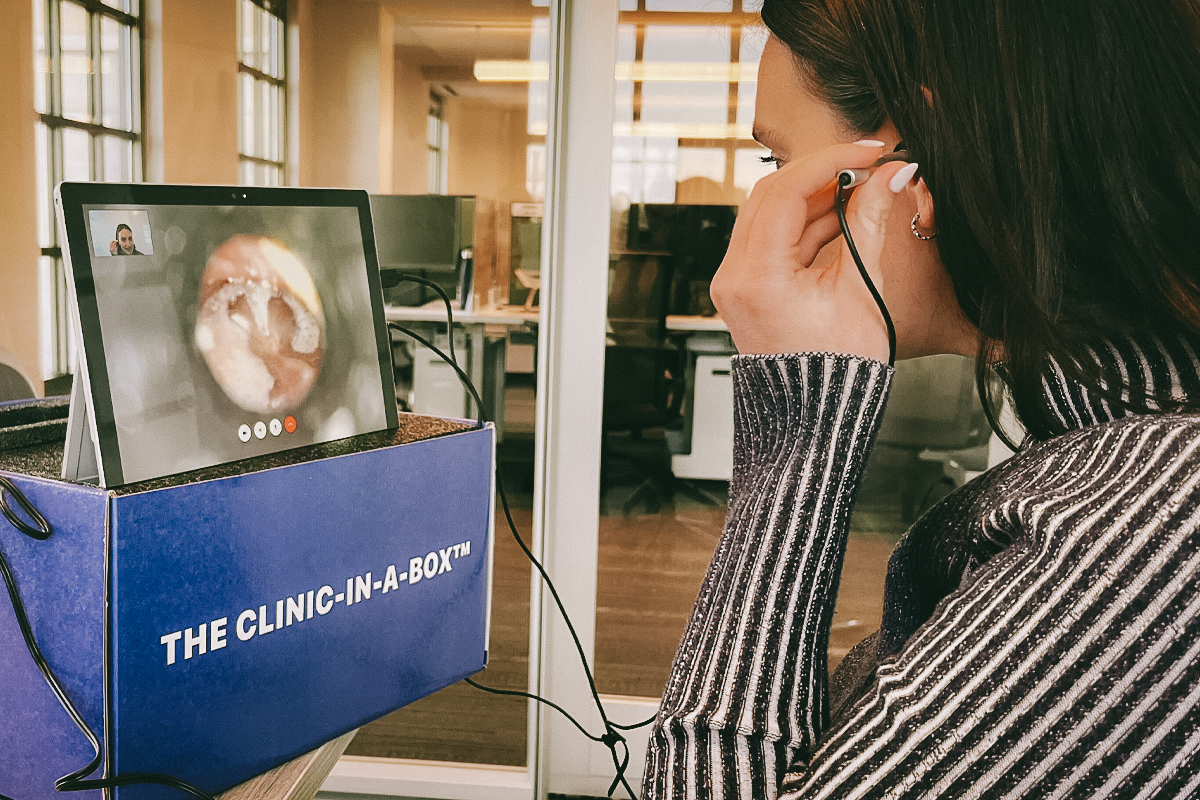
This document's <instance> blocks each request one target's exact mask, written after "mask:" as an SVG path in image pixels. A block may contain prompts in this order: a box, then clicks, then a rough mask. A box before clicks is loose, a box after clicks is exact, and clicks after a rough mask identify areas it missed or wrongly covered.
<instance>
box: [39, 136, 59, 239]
mask: <svg viewBox="0 0 1200 800" xmlns="http://www.w3.org/2000/svg"><path fill="white" fill-rule="evenodd" d="M50 135H51V134H50V129H49V128H47V127H46V126H45V125H43V124H41V123H40V122H39V123H38V124H37V135H36V136H35V137H34V158H35V160H36V161H37V216H38V222H37V227H38V246H39V247H53V246H54V239H55V236H54V204H53V200H51V198H50V190H51V189H52V188H53V181H52V179H51V177H50Z"/></svg>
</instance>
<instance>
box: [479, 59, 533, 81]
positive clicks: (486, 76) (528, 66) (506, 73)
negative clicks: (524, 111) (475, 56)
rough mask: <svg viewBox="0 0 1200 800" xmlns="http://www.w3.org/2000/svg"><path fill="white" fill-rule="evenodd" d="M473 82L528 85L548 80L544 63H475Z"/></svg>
mask: <svg viewBox="0 0 1200 800" xmlns="http://www.w3.org/2000/svg"><path fill="white" fill-rule="evenodd" d="M475 80H477V81H479V82H481V83H530V82H532V81H548V80H550V65H549V64H548V63H546V62H545V61H476V62H475Z"/></svg>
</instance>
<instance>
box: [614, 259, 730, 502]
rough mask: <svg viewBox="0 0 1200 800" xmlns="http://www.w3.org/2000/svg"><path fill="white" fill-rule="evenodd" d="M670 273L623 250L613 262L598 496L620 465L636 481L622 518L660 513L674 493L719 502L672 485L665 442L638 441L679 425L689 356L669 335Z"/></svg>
mask: <svg viewBox="0 0 1200 800" xmlns="http://www.w3.org/2000/svg"><path fill="white" fill-rule="evenodd" d="M672 269H673V263H672V259H671V257H670V254H668V253H664V252H658V251H644V252H639V251H626V252H624V253H620V254H617V255H616V256H614V258H613V261H612V264H611V271H610V275H609V277H610V290H609V300H608V327H609V337H608V338H609V343H608V346H607V347H606V348H605V356H604V416H603V423H602V430H603V438H602V440H601V453H600V487H601V495H602V496H603V495H604V494H605V493H606V492H607V491H608V489H609V488H610V487H611V486H612V485H613V484H614V483H615V481H616V478H617V475H618V465H619V464H620V463H621V462H624V464H625V465H626V471H625V474H632V475H633V476H634V477H635V478H638V479H640V483H639V485H638V487H637V489H636V490H635V491H634V493H633V495H632V496H631V497H630V498H629V499H628V500H626V501H625V502H624V503H623V504H622V511H623V512H624V513H625V514H629V513H630V512H631V511H632V510H633V508H634V507H635V506H637V505H638V504H640V503H645V505H646V512H647V513H648V514H655V513H658V511H659V509H660V508H661V507H662V504H663V502H664V501H665V500H671V499H673V498H674V496H675V492H676V490H677V489H682V490H684V491H687V492H688V493H689V494H691V495H693V496H695V498H696V499H697V500H699V501H700V502H703V503H705V504H715V502H716V501H714V500H713V499H712V498H710V497H708V496H707V495H705V494H704V493H703V492H700V491H699V490H698V489H695V487H692V486H690V485H689V484H687V483H686V482H680V481H676V479H675V476H674V474H673V473H672V472H671V453H670V451H669V450H668V448H667V442H666V440H665V439H662V438H657V437H644V436H643V433H644V432H645V431H648V430H653V429H667V430H669V429H674V428H679V427H682V425H683V413H682V406H683V398H684V395H685V393H686V388H687V387H686V378H685V369H686V366H687V352H686V350H685V349H684V348H683V347H682V345H681V343H679V342H677V341H675V340H673V339H671V338H669V337H668V336H667V306H668V297H667V293H668V291H669V288H670V283H671V280H672V276H673V272H672ZM621 434H626V436H621ZM618 442H620V444H618Z"/></svg>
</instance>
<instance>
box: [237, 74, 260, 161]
mask: <svg viewBox="0 0 1200 800" xmlns="http://www.w3.org/2000/svg"><path fill="white" fill-rule="evenodd" d="M238 78H239V80H240V81H241V84H242V152H243V153H245V154H246V155H248V156H256V155H258V149H257V148H256V147H255V146H254V144H255V142H256V141H257V139H256V133H255V132H256V131H257V129H258V126H257V125H256V124H255V123H256V122H257V120H256V119H255V113H254V78H253V77H251V76H250V75H246V74H244V73H243V74H242V75H240V76H238Z"/></svg>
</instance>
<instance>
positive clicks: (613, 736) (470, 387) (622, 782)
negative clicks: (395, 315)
mask: <svg viewBox="0 0 1200 800" xmlns="http://www.w3.org/2000/svg"><path fill="white" fill-rule="evenodd" d="M401 277H402V279H404V278H405V276H404V275H402V276H401ZM388 327H389V328H391V329H393V330H396V331H399V332H401V333H403V334H405V335H407V336H411V337H412V338H413V339H415V340H416V341H417V342H419V343H420V344H422V345H423V346H425V347H428V348H429V349H430V350H431V351H433V353H434V354H435V355H437V356H438V357H439V358H441V359H442V360H443V361H445V362H446V363H447V364H450V366H451V367H453V368H454V371H455V372H456V373H457V374H458V379H459V381H461V382H462V384H463V386H464V387H465V388H466V389H467V392H468V393H469V394H470V395H471V398H472V399H473V400H474V401H475V404H476V408H478V409H479V419H478V422H479V425H480V426H481V427H482V426H483V425H484V424H485V423H486V422H487V415H486V414H485V413H484V410H483V401H482V400H481V399H480V397H479V392H478V391H477V390H476V389H475V386H474V384H473V383H472V382H471V379H470V377H469V376H468V375H467V374H466V373H465V372H463V371H462V369H461V368H460V367H459V366H458V364H456V363H453V362H451V361H450V360H449V359H448V358H447V357H446V355H445V354H444V353H442V352H441V351H440V350H439V349H438V348H436V347H434V346H433V345H432V344H431V343H430V342H429V341H428V340H426V339H425V338H424V337H422V336H420V335H418V334H416V333H414V332H413V331H411V330H409V329H407V328H405V327H403V326H402V325H398V324H397V323H395V322H389V323H388ZM496 494H497V496H499V498H500V506H501V508H502V509H503V511H504V519H505V521H506V522H507V523H508V530H509V532H510V533H511V534H512V537H513V539H514V540H516V542H517V545H518V546H519V547H520V548H521V551H522V552H523V553H524V554H525V557H526V558H527V559H529V562H530V563H531V564H532V565H533V566H534V568H535V569H537V571H538V574H539V575H540V576H541V578H542V581H543V582H544V583H545V585H546V588H547V589H548V590H549V591H550V596H551V597H553V598H554V604H555V606H557V608H558V611H559V614H560V615H561V616H562V619H563V622H565V623H566V626H567V631H568V632H569V633H570V634H571V640H572V641H573V642H574V643H575V649H576V651H577V652H578V653H579V660H580V663H581V664H582V665H583V671H584V675H585V676H586V677H587V681H588V687H589V689H590V690H591V693H592V699H593V701H594V702H595V704H596V709H597V711H599V712H600V719H601V721H602V722H603V724H604V730H605V733H604V735H603V736H599V737H597V736H595V735H593V734H590V733H588V732H587V731H586V730H585V729H584V728H583V726H582V725H580V724H579V722H578V721H576V720H575V719H574V717H572V716H571V715H569V714H567V712H566V711H565V710H563V709H562V708H561V707H560V706H558V705H556V704H554V703H552V702H551V701H549V700H546V699H545V698H542V697H538V696H537V695H534V694H530V693H528V692H512V694H513V695H515V696H518V697H526V698H529V699H532V700H536V701H538V702H540V703H544V704H546V705H548V706H551V707H552V708H555V709H557V710H558V711H560V712H561V713H562V714H563V715H564V716H566V717H567V719H569V720H570V721H571V723H572V724H574V725H575V727H577V728H579V730H580V731H582V732H583V734H584V735H585V736H587V738H589V739H591V740H592V741H595V742H600V743H602V744H604V745H605V746H606V747H608V749H609V751H610V753H611V755H612V758H613V766H614V767H615V769H616V777H615V778H614V780H613V783H612V785H611V786H610V787H609V791H608V794H609V796H610V797H611V796H612V793H613V792H614V791H616V787H617V786H624V787H625V790H626V791H627V792H629V796H630V797H632V798H635V800H636V798H637V795H636V794H635V793H634V791H633V788H632V787H631V786H630V785H629V782H628V781H627V780H626V779H625V770H626V769H627V768H628V765H629V747H628V745H627V744H626V742H625V737H624V736H622V735H621V734H620V733H619V731H618V729H620V730H631V729H633V728H639V727H642V726H643V725H648V724H650V723H651V722H653V721H654V718H653V717H651V718H650V719H649V720H645V721H643V722H639V723H637V724H635V725H630V726H622V725H617V724H615V723H613V722H612V721H611V720H609V718H608V714H607V713H606V712H605V710H604V703H603V702H602V701H601V700H600V692H599V690H598V689H597V688H596V679H595V676H594V675H593V674H592V669H591V665H589V664H588V660H587V654H586V653H585V652H584V649H583V642H582V641H581V640H580V638H579V633H578V632H577V631H576V630H575V625H574V624H573V623H572V622H571V618H570V616H569V615H568V614H567V608H566V605H565V604H564V603H563V601H562V598H561V597H560V596H559V594H558V589H557V588H556V587H555V585H554V581H552V580H551V579H550V575H549V573H548V572H546V568H545V567H543V566H542V563H541V562H540V561H538V559H537V557H536V556H535V555H534V554H533V551H532V550H531V549H530V548H529V546H528V545H527V544H526V543H525V540H524V539H523V538H521V534H520V531H519V530H518V529H517V523H516V521H515V520H514V519H513V516H512V509H511V508H510V507H509V504H508V494H507V493H506V492H505V491H504V481H503V479H502V477H501V474H500V469H499V466H498V465H497V467H496ZM468 683H470V684H471V685H472V686H475V687H476V688H478V689H481V690H482V691H491V692H493V693H495V694H508V693H510V691H509V690H505V689H493V688H491V687H485V686H483V685H481V684H478V683H475V682H474V681H468ZM618 744H620V745H621V746H622V747H623V748H624V750H625V754H624V756H623V757H622V756H620V755H618V753H617V745H618Z"/></svg>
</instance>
